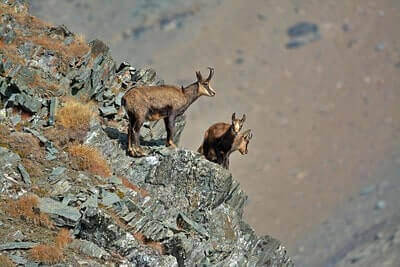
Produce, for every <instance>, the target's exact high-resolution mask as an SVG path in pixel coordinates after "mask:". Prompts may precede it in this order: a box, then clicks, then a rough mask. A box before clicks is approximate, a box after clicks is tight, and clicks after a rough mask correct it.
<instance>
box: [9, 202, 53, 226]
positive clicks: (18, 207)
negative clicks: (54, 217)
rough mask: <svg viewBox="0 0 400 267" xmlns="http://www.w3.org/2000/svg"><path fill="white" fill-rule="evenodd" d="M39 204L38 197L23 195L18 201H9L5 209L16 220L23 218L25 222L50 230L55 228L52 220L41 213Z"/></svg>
mask: <svg viewBox="0 0 400 267" xmlns="http://www.w3.org/2000/svg"><path fill="white" fill-rule="evenodd" d="M38 203H39V199H38V197H37V196H35V195H23V196H22V197H20V198H19V199H17V200H9V201H8V202H7V203H6V206H5V208H6V210H7V212H8V213H9V214H10V215H11V216H13V217H15V218H21V219H22V220H24V221H27V222H31V223H33V224H35V225H39V226H44V227H47V228H50V229H51V228H53V223H52V222H51V220H50V218H49V217H48V216H47V215H46V214H44V213H42V212H40V210H39V208H38Z"/></svg>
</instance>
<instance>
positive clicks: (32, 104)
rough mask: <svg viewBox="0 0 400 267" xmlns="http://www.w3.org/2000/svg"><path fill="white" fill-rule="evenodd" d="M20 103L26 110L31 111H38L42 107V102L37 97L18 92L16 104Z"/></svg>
mask: <svg viewBox="0 0 400 267" xmlns="http://www.w3.org/2000/svg"><path fill="white" fill-rule="evenodd" d="M15 104H18V105H19V106H21V108H23V109H24V110H26V111H28V112H30V113H37V112H38V111H39V110H40V108H41V107H42V103H41V102H40V101H38V100H37V99H36V98H34V97H31V96H29V95H27V94H17V95H15V102H14V105H15Z"/></svg>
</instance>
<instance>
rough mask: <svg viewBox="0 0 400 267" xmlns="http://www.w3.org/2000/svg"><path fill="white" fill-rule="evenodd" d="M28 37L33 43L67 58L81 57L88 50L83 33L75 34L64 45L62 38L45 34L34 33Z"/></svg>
mask: <svg viewBox="0 0 400 267" xmlns="http://www.w3.org/2000/svg"><path fill="white" fill-rule="evenodd" d="M28 39H29V41H31V42H32V43H34V44H37V45H40V46H42V47H44V48H46V49H49V50H51V51H54V52H56V53H58V54H59V55H62V56H63V57H64V58H65V59H67V60H71V59H72V58H75V57H82V56H83V55H85V54H86V53H87V52H88V51H89V45H88V44H87V43H86V41H85V37H84V36H83V35H77V36H75V40H74V41H73V42H72V43H71V44H69V45H66V44H65V43H64V42H63V40H59V39H53V38H50V37H49V36H47V35H36V36H33V37H31V38H28Z"/></svg>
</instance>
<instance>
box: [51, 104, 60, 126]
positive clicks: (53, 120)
mask: <svg viewBox="0 0 400 267" xmlns="http://www.w3.org/2000/svg"><path fill="white" fill-rule="evenodd" d="M57 102H58V101H57V98H56V97H52V98H50V108H49V126H53V125H54V123H55V115H56V108H57Z"/></svg>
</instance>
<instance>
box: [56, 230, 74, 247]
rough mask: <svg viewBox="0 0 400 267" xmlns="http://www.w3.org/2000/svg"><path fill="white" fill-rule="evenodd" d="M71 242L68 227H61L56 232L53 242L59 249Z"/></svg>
mask: <svg viewBox="0 0 400 267" xmlns="http://www.w3.org/2000/svg"><path fill="white" fill-rule="evenodd" d="M71 242H72V237H71V234H70V233H69V231H68V229H65V228H63V229H61V230H60V231H59V232H58V233H57V236H56V238H55V243H56V246H57V247H58V248H59V249H64V248H65V247H66V246H67V245H68V244H69V243H71Z"/></svg>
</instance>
